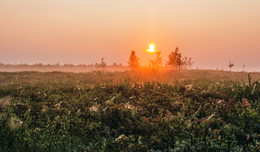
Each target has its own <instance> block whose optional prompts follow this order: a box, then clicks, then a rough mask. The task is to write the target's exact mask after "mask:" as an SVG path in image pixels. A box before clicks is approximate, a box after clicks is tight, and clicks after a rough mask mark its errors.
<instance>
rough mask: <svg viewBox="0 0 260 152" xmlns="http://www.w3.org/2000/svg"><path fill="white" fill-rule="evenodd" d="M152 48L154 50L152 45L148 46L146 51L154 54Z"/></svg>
mask: <svg viewBox="0 0 260 152" xmlns="http://www.w3.org/2000/svg"><path fill="white" fill-rule="evenodd" d="M154 48H155V46H154V44H150V45H149V49H147V50H146V51H147V52H151V53H153V52H156V50H155V49H154Z"/></svg>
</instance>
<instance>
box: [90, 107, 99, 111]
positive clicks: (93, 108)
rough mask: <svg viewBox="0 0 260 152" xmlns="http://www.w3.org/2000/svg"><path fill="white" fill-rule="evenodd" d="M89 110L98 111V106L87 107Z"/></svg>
mask: <svg viewBox="0 0 260 152" xmlns="http://www.w3.org/2000/svg"><path fill="white" fill-rule="evenodd" d="M89 110H90V111H95V112H96V111H98V108H97V107H96V106H92V107H90V108H89Z"/></svg>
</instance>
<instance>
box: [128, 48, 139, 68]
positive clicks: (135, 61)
mask: <svg viewBox="0 0 260 152" xmlns="http://www.w3.org/2000/svg"><path fill="white" fill-rule="evenodd" d="M139 60H140V59H139V58H138V57H137V56H136V55H135V51H134V50H133V51H132V52H131V55H130V58H129V61H128V64H129V66H130V67H131V68H138V67H139V65H140V63H139Z"/></svg>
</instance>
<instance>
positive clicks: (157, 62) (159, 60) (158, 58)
mask: <svg viewBox="0 0 260 152" xmlns="http://www.w3.org/2000/svg"><path fill="white" fill-rule="evenodd" d="M155 53H156V59H155V60H150V63H151V65H152V68H153V69H156V70H158V69H160V68H161V67H162V57H161V52H160V51H156V52H155Z"/></svg>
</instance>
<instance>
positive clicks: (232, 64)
mask: <svg viewBox="0 0 260 152" xmlns="http://www.w3.org/2000/svg"><path fill="white" fill-rule="evenodd" d="M233 66H234V63H232V62H229V64H228V67H229V69H230V71H231V68H232V67H233Z"/></svg>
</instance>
